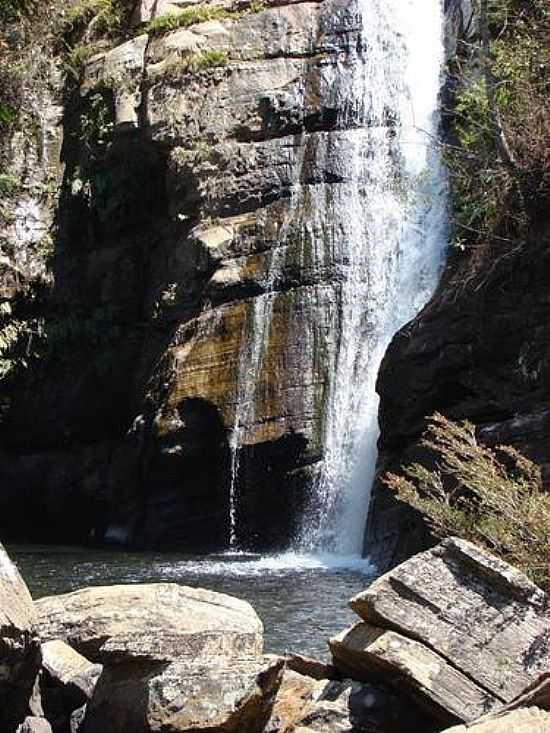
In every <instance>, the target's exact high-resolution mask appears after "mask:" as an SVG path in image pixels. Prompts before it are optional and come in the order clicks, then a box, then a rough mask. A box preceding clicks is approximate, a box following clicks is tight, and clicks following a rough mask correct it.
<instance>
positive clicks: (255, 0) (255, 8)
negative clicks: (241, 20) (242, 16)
mask: <svg viewBox="0 0 550 733" xmlns="http://www.w3.org/2000/svg"><path fill="white" fill-rule="evenodd" d="M266 7H267V3H266V2H265V0H252V2H251V3H250V5H249V8H248V9H249V10H250V12H251V13H261V12H262V10H265V9H266Z"/></svg>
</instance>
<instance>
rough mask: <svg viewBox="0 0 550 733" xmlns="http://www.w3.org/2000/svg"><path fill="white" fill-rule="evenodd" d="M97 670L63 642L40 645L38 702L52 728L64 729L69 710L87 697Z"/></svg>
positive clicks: (98, 667)
mask: <svg viewBox="0 0 550 733" xmlns="http://www.w3.org/2000/svg"><path fill="white" fill-rule="evenodd" d="M101 671H102V666H101V665H100V664H93V663H92V662H89V661H88V660H87V659H86V658H85V657H83V656H82V655H81V654H79V653H78V652H76V651H75V650H74V649H73V648H72V647H70V646H69V645H68V644H66V643H65V642H64V641H60V640H59V639H58V640H55V641H48V642H46V643H45V644H43V645H42V677H41V682H40V688H41V692H42V703H43V705H44V712H45V715H46V717H47V718H48V720H49V721H50V722H51V723H52V725H53V728H54V731H58V730H60V731H61V730H66V729H67V727H68V726H69V721H70V718H71V715H72V713H73V712H74V711H75V710H77V708H81V707H82V706H83V705H85V704H86V703H87V702H88V701H89V700H90V698H91V697H92V693H93V691H94V688H95V686H96V683H97V680H98V678H99V675H100V674H101Z"/></svg>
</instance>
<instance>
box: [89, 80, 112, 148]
mask: <svg viewBox="0 0 550 733" xmlns="http://www.w3.org/2000/svg"><path fill="white" fill-rule="evenodd" d="M114 129H115V123H114V110H113V104H112V100H111V99H110V98H109V95H108V94H107V93H101V92H94V93H93V94H91V95H90V96H88V97H87V98H86V100H85V103H84V110H83V112H82V114H81V115H80V139H81V140H82V142H83V143H84V144H85V146H86V150H87V152H88V154H89V155H90V156H91V157H95V156H97V154H98V153H100V152H103V151H105V150H107V149H108V147H109V146H110V144H111V143H112V141H113V135H114Z"/></svg>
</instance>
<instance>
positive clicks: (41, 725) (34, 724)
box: [17, 717, 52, 733]
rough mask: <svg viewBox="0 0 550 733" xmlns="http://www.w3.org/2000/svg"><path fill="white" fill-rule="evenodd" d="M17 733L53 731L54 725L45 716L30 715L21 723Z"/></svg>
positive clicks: (50, 732) (49, 732) (48, 732)
mask: <svg viewBox="0 0 550 733" xmlns="http://www.w3.org/2000/svg"><path fill="white" fill-rule="evenodd" d="M17 733H52V727H51V725H50V724H49V723H48V721H47V720H46V719H45V718H36V717H28V718H25V720H24V721H23V723H21V725H20V726H19V728H18V729H17Z"/></svg>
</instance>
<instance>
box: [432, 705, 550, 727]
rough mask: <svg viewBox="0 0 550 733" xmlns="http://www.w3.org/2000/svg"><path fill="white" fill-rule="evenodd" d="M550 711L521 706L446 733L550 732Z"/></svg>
mask: <svg viewBox="0 0 550 733" xmlns="http://www.w3.org/2000/svg"><path fill="white" fill-rule="evenodd" d="M549 732H550V713H548V712H545V711H544V710H539V709H538V708H520V709H519V710H513V711H512V712H509V713H504V714H503V715H498V716H495V717H492V718H487V719H486V720H480V721H478V722H477V723H474V724H473V725H469V726H465V725H458V726H455V727H454V728H448V729H447V730H446V731H444V733H549Z"/></svg>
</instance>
